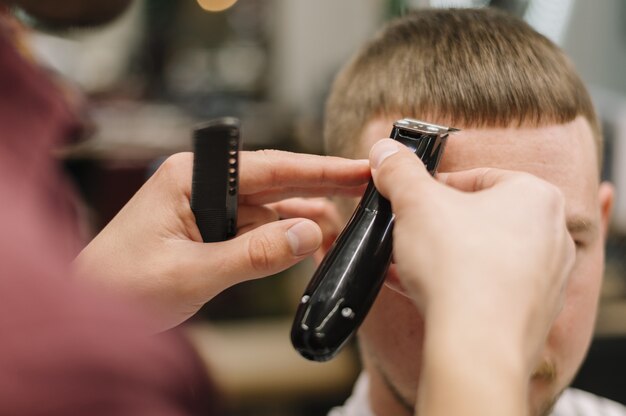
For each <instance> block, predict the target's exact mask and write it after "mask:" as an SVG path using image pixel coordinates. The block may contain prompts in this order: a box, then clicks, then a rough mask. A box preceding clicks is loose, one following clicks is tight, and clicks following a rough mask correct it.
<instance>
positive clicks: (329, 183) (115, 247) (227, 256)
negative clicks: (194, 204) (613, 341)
mask: <svg viewBox="0 0 626 416" xmlns="http://www.w3.org/2000/svg"><path fill="white" fill-rule="evenodd" d="M192 164H193V155H192V154H191V153H180V154H176V155H173V156H171V157H170V158H168V159H167V160H166V161H165V162H164V163H163V164H162V165H161V167H160V168H159V169H158V170H157V172H156V173H155V174H154V175H153V176H152V177H151V178H150V179H149V180H148V181H147V182H146V183H145V184H144V185H143V186H142V188H141V189H140V190H139V191H138V192H137V193H136V194H135V195H134V196H133V198H132V199H131V200H130V201H129V202H128V203H127V204H126V206H124V208H123V209H122V210H121V211H120V212H119V213H118V214H117V216H116V217H115V218H114V219H113V220H112V221H111V222H110V223H109V224H108V225H107V226H106V227H105V228H104V230H102V232H101V233H100V234H98V235H97V236H96V237H95V238H94V239H93V241H92V242H91V243H90V244H89V245H88V246H87V247H86V248H85V249H84V250H83V251H82V252H81V253H80V255H79V256H78V258H77V259H76V261H75V266H76V267H75V269H76V272H77V275H78V276H79V278H81V279H85V280H90V281H92V282H95V283H96V284H97V285H100V286H105V287H107V288H108V289H110V290H111V291H113V292H117V293H118V294H120V295H122V296H126V297H128V298H130V299H132V300H133V301H136V302H140V304H142V305H145V306H146V307H147V308H148V309H150V310H151V312H152V313H153V314H154V315H155V316H156V317H157V322H156V325H157V327H156V328H154V330H157V331H158V330H164V329H167V328H170V327H172V326H175V325H177V324H179V323H181V322H183V321H184V320H186V319H187V318H189V317H190V316H191V315H193V314H194V313H195V312H197V310H198V309H199V308H200V307H201V306H202V305H203V304H204V303H206V302H207V301H209V300H210V299H211V298H213V297H214V296H215V295H217V294H218V293H220V292H221V291H223V290H224V289H226V288H228V287H230V286H232V285H235V284H237V283H239V282H242V281H245V280H250V279H254V278H259V277H263V276H267V275H270V274H274V273H277V272H279V271H281V270H284V269H286V268H288V267H290V266H292V265H293V264H295V263H297V262H299V261H300V260H302V259H304V258H305V257H307V256H308V255H310V254H312V253H313V252H315V251H316V250H317V248H318V247H319V245H320V244H321V241H322V232H321V231H320V228H319V226H318V225H317V224H316V223H315V222H313V221H310V220H307V219H303V218H290V219H284V220H279V213H280V216H281V217H283V218H285V217H288V215H285V213H284V212H282V211H283V210H281V209H275V208H274V207H277V208H280V207H281V203H280V201H282V200H283V199H285V198H290V197H294V196H306V197H309V196H326V195H332V194H342V195H346V196H350V195H352V196H355V195H359V194H360V193H362V192H363V189H364V184H365V183H366V182H367V180H368V178H369V167H368V165H367V162H366V161H353V160H347V159H341V158H335V157H323V156H314V155H304V154H296V153H288V152H281V151H274V150H266V151H258V152H241V154H240V166H241V170H240V181H239V183H240V186H239V217H238V221H237V222H238V228H239V233H238V235H237V236H236V237H235V238H233V239H231V240H229V241H225V242H219V243H206V244H205V243H203V242H202V238H201V236H200V232H199V230H198V229H197V227H196V224H195V219H194V215H193V213H192V211H191V209H190V205H189V201H190V193H191V175H192ZM302 203H304V202H301V204H302Z"/></svg>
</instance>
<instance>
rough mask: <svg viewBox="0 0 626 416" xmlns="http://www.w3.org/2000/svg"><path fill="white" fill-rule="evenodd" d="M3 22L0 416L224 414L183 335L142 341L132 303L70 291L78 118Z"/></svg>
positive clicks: (142, 323)
mask: <svg viewBox="0 0 626 416" xmlns="http://www.w3.org/2000/svg"><path fill="white" fill-rule="evenodd" d="M2 19H3V18H2V16H1V11H0V413H1V414H3V415H20V416H23V415H24V416H27V415H105V414H106V415H189V414H205V415H206V414H215V413H214V410H215V408H214V404H215V397H214V396H213V395H212V394H211V392H212V391H213V390H212V389H211V385H210V383H209V382H208V379H207V377H206V375H205V373H204V371H203V368H204V367H203V365H202V364H201V363H200V361H199V359H198V358H197V356H196V355H195V353H194V351H193V350H192V349H191V347H190V346H189V345H188V344H187V342H186V341H185V339H183V338H182V337H181V336H180V335H179V334H178V333H176V332H171V333H167V334H164V335H161V336H158V337H148V336H145V330H144V328H146V323H147V321H146V318H145V317H142V316H141V314H140V313H139V312H138V311H136V310H134V309H133V307H132V305H125V304H122V303H121V301H115V300H112V299H107V298H105V297H104V296H102V295H98V294H95V293H91V292H88V291H87V290H86V289H85V288H81V287H78V285H75V284H72V282H71V279H70V278H69V275H70V273H69V260H70V259H71V257H72V255H73V254H75V252H76V248H77V247H78V244H77V243H78V241H77V237H76V236H77V233H76V229H77V227H76V223H75V218H76V216H75V215H74V211H73V209H72V207H73V204H72V202H71V201H72V197H71V195H72V190H71V187H70V186H69V185H68V184H67V182H66V181H65V179H64V177H63V174H62V171H61V169H60V167H59V166H58V163H57V161H56V160H55V159H54V157H53V156H52V150H53V149H54V148H55V146H58V145H59V144H60V143H61V142H62V141H63V140H65V138H66V137H68V135H71V133H72V131H73V129H75V128H76V126H75V124H74V122H73V120H74V117H73V115H72V111H71V110H70V108H69V107H68V106H67V104H66V102H65V100H64V99H63V94H62V93H61V92H60V90H59V89H58V88H57V87H56V86H55V85H53V83H52V82H51V81H50V80H49V79H48V78H47V77H46V76H45V74H44V72H42V71H41V70H40V69H38V68H36V67H35V66H34V65H31V63H30V62H28V61H27V60H25V59H23V57H22V56H21V55H20V54H19V53H18V52H17V51H16V49H15V48H14V45H13V43H12V42H10V41H9V39H8V36H7V32H6V31H5V29H6V27H4V26H3V24H2Z"/></svg>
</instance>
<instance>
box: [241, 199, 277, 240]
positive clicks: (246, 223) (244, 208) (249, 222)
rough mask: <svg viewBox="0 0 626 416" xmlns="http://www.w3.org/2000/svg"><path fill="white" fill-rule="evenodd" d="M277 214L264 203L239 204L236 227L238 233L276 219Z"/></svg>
mask: <svg viewBox="0 0 626 416" xmlns="http://www.w3.org/2000/svg"><path fill="white" fill-rule="evenodd" d="M278 219H279V214H278V213H277V212H276V211H274V210H273V209H271V208H269V207H266V206H264V205H255V206H250V205H239V207H238V209H237V229H238V230H239V231H238V233H239V234H243V233H245V232H247V231H250V230H251V229H253V228H257V227H260V226H261V225H263V224H267V223H269V222H272V221H278Z"/></svg>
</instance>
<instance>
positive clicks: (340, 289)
mask: <svg viewBox="0 0 626 416" xmlns="http://www.w3.org/2000/svg"><path fill="white" fill-rule="evenodd" d="M406 120H407V119H404V120H399V121H398V122H396V123H395V124H394V127H393V130H392V131H391V135H390V137H391V138H393V139H395V140H398V141H399V142H401V143H403V144H405V145H406V146H408V147H409V148H411V150H413V151H414V152H415V154H416V155H417V156H418V157H419V158H420V159H421V160H422V162H423V163H424V164H425V165H426V167H427V168H428V170H429V171H430V172H431V174H434V173H435V171H436V169H437V165H438V164H439V160H440V159H441V155H442V153H443V149H444V146H445V143H446V138H447V135H448V132H449V131H454V130H456V129H447V128H444V130H443V131H438V132H424V131H416V130H414V129H409V128H406V127H405V126H404V125H403V124H406ZM408 120H410V119H408ZM410 121H411V122H413V120H410ZM401 122H404V123H401ZM420 123H421V122H420ZM423 124H426V125H427V126H429V125H428V124H427V123H423ZM437 127H440V126H437ZM433 130H434V129H433ZM393 222H394V221H393V214H392V212H391V205H390V203H389V201H387V199H385V198H384V197H382V196H381V195H380V194H379V193H378V191H377V190H376V188H375V187H374V183H373V181H370V183H369V185H368V187H367V190H366V191H365V194H364V195H363V197H362V198H361V201H360V202H359V205H358V206H357V208H356V210H355V211H354V214H353V215H352V218H351V219H350V221H349V222H348V224H347V225H346V227H345V228H344V230H343V231H342V233H341V234H340V235H339V237H338V238H337V240H336V241H335V243H334V244H333V246H332V247H331V249H330V250H329V251H328V253H327V254H326V257H324V259H323V261H322V263H321V264H320V266H319V267H318V269H317V270H316V271H315V273H314V275H313V277H312V279H311V281H310V283H309V285H308V287H307V288H306V290H305V292H304V294H303V296H302V298H301V300H300V304H299V306H298V309H297V311H296V315H295V319H294V322H293V326H292V329H291V342H292V344H293V346H294V348H295V349H296V350H297V351H298V352H299V353H300V354H301V355H302V356H303V357H305V358H307V359H309V360H314V361H326V360H329V359H331V358H332V357H334V356H335V355H336V354H337V352H339V350H340V349H341V347H342V346H343V345H344V344H345V343H346V342H347V341H348V339H350V336H351V335H352V334H353V333H354V332H355V331H356V329H357V328H358V327H359V325H360V324H361V323H362V322H363V319H365V316H366V315H367V312H368V311H369V309H370V307H371V306H372V303H373V302H374V300H375V299H376V295H377V294H378V292H379V291H380V288H381V286H382V284H383V282H384V280H385V275H386V272H387V268H388V267H389V263H390V261H391V252H392V230H393Z"/></svg>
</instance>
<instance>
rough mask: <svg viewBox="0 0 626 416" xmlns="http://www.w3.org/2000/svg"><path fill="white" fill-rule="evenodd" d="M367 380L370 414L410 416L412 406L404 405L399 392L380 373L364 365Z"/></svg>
mask: <svg viewBox="0 0 626 416" xmlns="http://www.w3.org/2000/svg"><path fill="white" fill-rule="evenodd" d="M364 364H365V370H366V372H367V375H368V378H369V391H368V400H369V405H370V407H371V409H372V413H373V414H374V415H376V416H387V415H397V416H412V415H413V409H412V406H410V405H409V404H407V403H405V400H404V399H403V398H402V397H401V396H400V394H399V392H397V391H395V389H394V388H393V386H391V385H390V383H389V382H388V381H387V380H386V379H385V376H384V375H383V374H381V372H380V371H379V370H378V369H376V368H372V367H373V366H371V365H368V363H367V360H366V362H365V363H364Z"/></svg>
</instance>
